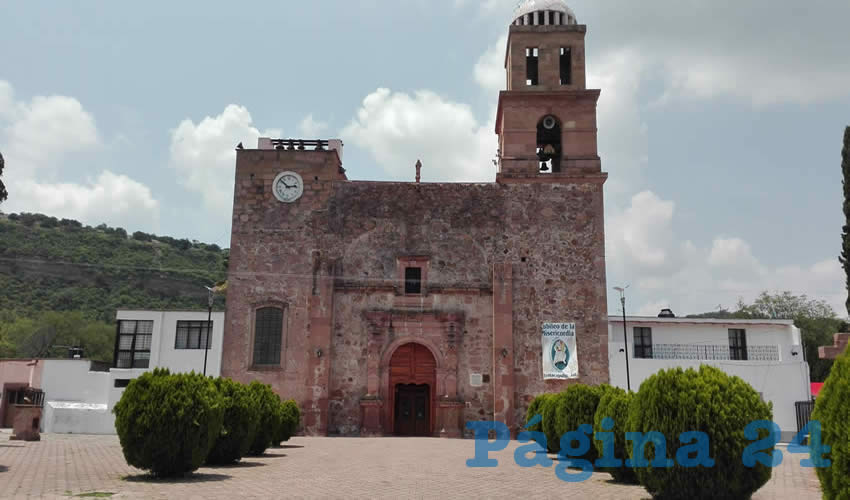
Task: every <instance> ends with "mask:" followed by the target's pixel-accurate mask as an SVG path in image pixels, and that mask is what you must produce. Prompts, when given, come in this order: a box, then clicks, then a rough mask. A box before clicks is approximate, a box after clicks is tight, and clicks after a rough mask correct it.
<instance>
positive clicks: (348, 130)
mask: <svg viewBox="0 0 850 500" xmlns="http://www.w3.org/2000/svg"><path fill="white" fill-rule="evenodd" d="M493 130H494V126H493V124H492V123H488V124H486V125H482V124H481V123H479V122H478V120H477V119H476V117H475V115H474V113H473V112H472V109H471V108H470V107H469V106H468V105H466V104H462V103H457V102H452V101H449V100H447V99H444V98H443V97H441V96H439V95H437V94H435V93H434V92H431V91H428V90H420V91H417V92H415V93H413V94H412V95H410V94H406V93H403V92H392V91H391V90H389V89H385V88H379V89H377V90H376V91H375V92H373V93H371V94H369V95H368V96H366V98H365V99H364V100H363V103H362V105H361V107H360V109H359V110H358V112H357V116H356V117H355V118H354V119H353V120H352V121H351V123H349V125H348V126H346V127H345V129H344V130H343V131H342V136H343V137H345V139H346V140H347V141H350V142H351V143H353V144H355V145H356V146H358V147H360V148H363V149H365V150H366V151H368V152H370V153H371V154H372V155H373V156H374V157H375V159H376V161H377V162H378V163H379V164H380V165H381V167H383V168H384V170H385V171H386V172H387V174H389V175H390V176H391V177H393V178H395V179H413V176H414V169H413V166H414V164H415V163H416V160H417V159H421V160H422V163H423V168H422V178H423V180H426V181H463V182H474V181H481V182H492V181H493V179H494V178H495V167H494V166H493V163H492V160H493V159H494V158H495V155H496V148H497V145H496V144H497V142H496V136H495V133H494V132H493Z"/></svg>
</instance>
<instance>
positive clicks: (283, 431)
mask: <svg viewBox="0 0 850 500" xmlns="http://www.w3.org/2000/svg"><path fill="white" fill-rule="evenodd" d="M300 421H301V409H300V408H298V403H296V402H295V400H294V399H290V400H287V401H283V402H281V403H280V405H279V406H278V410H277V427H276V428H275V433H274V435H273V436H272V444H273V445H274V446H277V445H279V444H280V443H281V441H289V438H291V437H292V436H294V435H295V431H297V430H298V423H299V422H300Z"/></svg>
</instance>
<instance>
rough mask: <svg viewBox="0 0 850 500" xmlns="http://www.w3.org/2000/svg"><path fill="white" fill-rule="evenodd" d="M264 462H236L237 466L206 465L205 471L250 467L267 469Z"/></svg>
mask: <svg viewBox="0 0 850 500" xmlns="http://www.w3.org/2000/svg"><path fill="white" fill-rule="evenodd" d="M265 466H266V464H264V463H263V462H236V463H235V464H222V465H204V469H248V468H250V467H265Z"/></svg>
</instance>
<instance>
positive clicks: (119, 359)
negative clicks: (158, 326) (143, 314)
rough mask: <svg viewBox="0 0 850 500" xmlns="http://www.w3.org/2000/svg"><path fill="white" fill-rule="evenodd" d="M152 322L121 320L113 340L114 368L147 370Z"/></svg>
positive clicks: (151, 337)
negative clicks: (116, 336)
mask: <svg viewBox="0 0 850 500" xmlns="http://www.w3.org/2000/svg"><path fill="white" fill-rule="evenodd" d="M152 339H153V321H133V320H129V321H128V320H121V321H119V322H118V338H116V339H115V367H116V368H148V365H149V364H150V360H151V341H152Z"/></svg>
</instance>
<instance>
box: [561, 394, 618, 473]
mask: <svg viewBox="0 0 850 500" xmlns="http://www.w3.org/2000/svg"><path fill="white" fill-rule="evenodd" d="M610 388H611V387H610V386H604V387H603V386H589V385H584V384H575V385H571V386H569V387H567V389H566V390H565V391H564V392H562V393H561V396H562V397H560V398H559V399H558V403H557V406H556V409H555V432H556V433H557V439H558V440H559V441H560V439H561V436H563V435H564V434H566V433H567V432H572V431H576V430H578V428H579V426H581V425H584V424H588V425H590V426H593V417H594V416H595V415H596V407H597V406H599V400H600V399H601V398H602V394H603V393H605V392H606V391H607V390H609V389H610ZM546 439H547V440H548V439H549V436H546ZM589 439H590V440H591V441H592V440H593V436H590V437H589ZM558 448H559V449H560V442H559V443H558ZM597 457H598V454H597V453H596V448H595V447H594V446H593V443H592V442H591V445H590V449H588V450H587V453H585V454H584V455H583V456H575V457H570V458H576V459H584V460H589V461H590V463H591V465H592V464H593V462H594V461H595V460H596V458H597Z"/></svg>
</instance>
